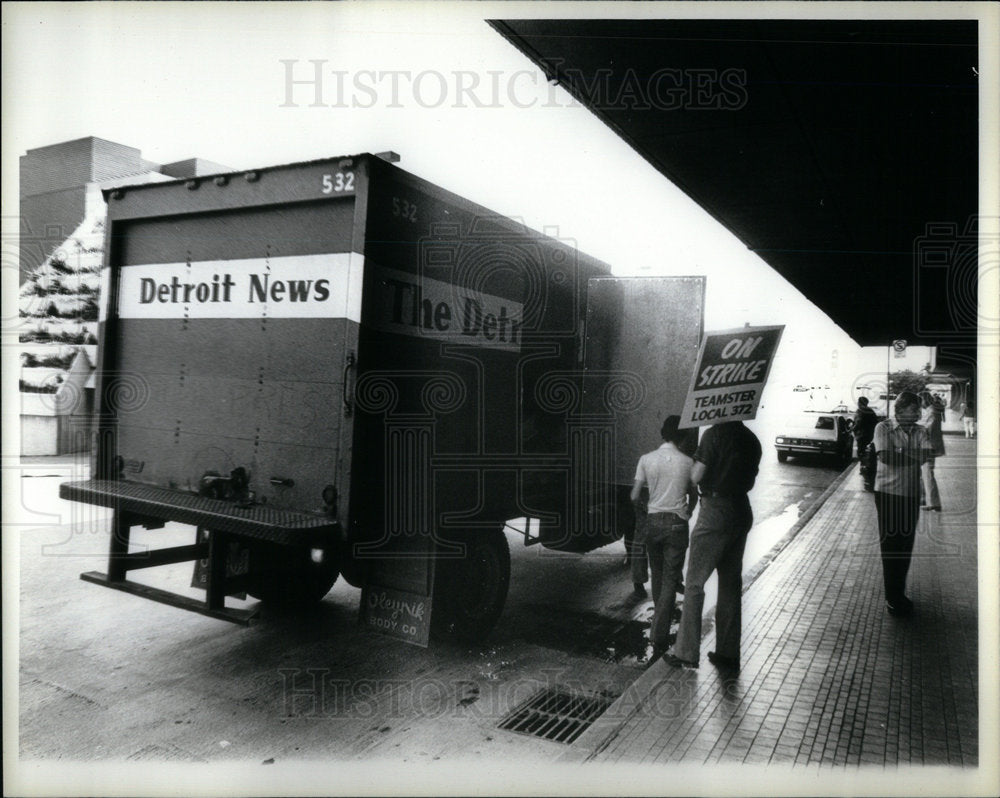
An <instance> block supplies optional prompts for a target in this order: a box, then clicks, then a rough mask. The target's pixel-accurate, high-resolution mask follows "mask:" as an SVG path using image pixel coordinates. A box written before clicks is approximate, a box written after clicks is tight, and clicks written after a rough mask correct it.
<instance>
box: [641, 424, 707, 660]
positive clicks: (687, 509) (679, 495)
mask: <svg viewBox="0 0 1000 798" xmlns="http://www.w3.org/2000/svg"><path fill="white" fill-rule="evenodd" d="M680 420H681V419H680V416H668V417H667V420H666V421H664V422H663V426H662V427H661V428H660V436H661V437H662V438H663V444H662V445H661V446H660V447H659V448H658V449H654V450H653V451H652V452H649V453H648V454H644V455H643V456H642V457H640V458H639V464H638V466H637V467H636V469H635V484H634V485H633V486H632V494H631V499H632V503H633V504H638V502H639V497H640V495H641V493H642V489H643V487H647V488H648V489H649V501H648V504H647V506H646V517H645V518H642V517H641V513H640V512H638V508H637V512H636V516H637V524H636V537H637V538H640V539H644V541H645V544H646V552H647V554H648V556H649V568H650V572H651V576H652V588H653V605H654V607H655V612H654V614H653V625H652V627H651V628H650V631H649V640H650V642H651V643H652V644H653V655H652V657H650V662H651V663H652V662H653V661H655V660H656V659H657V658H658V657H660V656H662V655H663V653H664V652H666V650H667V647H668V646H669V640H668V639H667V637H668V635H669V634H670V616H671V615H673V612H674V602H675V600H676V593H677V588H678V586H679V585H680V584H681V569H682V567H683V565H684V554H685V552H686V551H687V546H688V519H690V518H691V512H692V511H693V510H694V507H695V505H696V504H697V502H698V491H697V488H696V487H695V485H694V483H693V482H692V481H691V469H692V467H693V466H694V460H692V459H691V458H690V457H688V456H687V455H686V454H684V453H683V452H681V451H680V449H678V448H677V445H678V444H679V443H680V435H679V433H678V430H677V425H678V423H679V422H680Z"/></svg>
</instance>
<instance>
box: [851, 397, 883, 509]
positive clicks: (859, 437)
mask: <svg viewBox="0 0 1000 798" xmlns="http://www.w3.org/2000/svg"><path fill="white" fill-rule="evenodd" d="M876 424H878V416H877V415H875V411H874V410H872V409H871V408H870V407H869V406H868V399H867V398H865V397H864V396H862V397H861V398H860V399H858V412H857V413H855V414H854V429H853V432H854V439H855V440H856V441H857V443H858V460H859V461H860V462H861V469H860V471H861V480H862V482H863V483H864V486H865V490H867V491H871V490H874V484H875V464H874V463H873V462H872V458H871V453H870V452H869V451H868V445H869V444H870V443H871V442H872V439H873V438H874V437H875V425H876Z"/></svg>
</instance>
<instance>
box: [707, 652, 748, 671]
mask: <svg viewBox="0 0 1000 798" xmlns="http://www.w3.org/2000/svg"><path fill="white" fill-rule="evenodd" d="M708 661H709V662H711V663H712V664H713V665H714V666H715V667H716V668H719V669H720V670H727V671H736V672H737V673H739V670H740V661H739V660H738V659H737V658H736V657H724V656H723V655H722V654H716V653H715V652H714V651H709V652H708Z"/></svg>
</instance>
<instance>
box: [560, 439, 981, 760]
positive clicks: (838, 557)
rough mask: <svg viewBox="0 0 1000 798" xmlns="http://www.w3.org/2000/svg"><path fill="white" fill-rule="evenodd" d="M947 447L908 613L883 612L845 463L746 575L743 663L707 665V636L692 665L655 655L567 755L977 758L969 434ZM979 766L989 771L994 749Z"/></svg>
mask: <svg viewBox="0 0 1000 798" xmlns="http://www.w3.org/2000/svg"><path fill="white" fill-rule="evenodd" d="M946 442H947V448H948V454H947V455H946V456H945V457H943V458H940V459H939V460H938V461H937V469H936V473H937V479H938V482H939V485H940V490H941V495H942V503H943V505H944V510H943V511H942V512H941V513H923V514H922V516H921V519H920V524H919V528H918V532H917V541H916V546H915V550H914V557H913V563H912V566H911V570H910V575H909V581H908V593H909V595H910V597H911V598H912V599H913V601H914V603H915V605H916V610H915V613H914V615H913V616H912V617H910V618H894V617H890V616H889V615H888V613H887V612H886V609H885V604H884V601H883V593H882V576H881V569H880V563H879V556H878V551H879V549H878V540H877V531H876V530H877V527H876V517H875V506H874V502H873V497H872V495H871V494H870V493H866V492H864V491H863V489H862V486H861V480H860V475H859V474H858V473H857V470H858V469H857V464H855V465H854V466H853V467H852V468H849V469H848V470H847V471H845V473H844V475H843V476H842V477H841V478H840V479H839V480H838V481H837V482H835V483H834V484H833V485H831V487H830V489H829V490H828V495H827V496H826V499H825V501H823V502H822V504H821V506H820V507H819V509H818V511H816V512H815V514H813V515H812V516H811V517H807V518H804V519H802V520H801V521H800V523H799V524H798V525H797V527H796V528H795V529H793V530H792V532H791V533H790V535H789V536H788V538H786V541H785V544H786V545H784V548H783V549H782V550H781V551H780V553H778V554H777V556H775V557H774V558H773V559H771V561H770V563H769V565H768V567H766V568H764V569H762V570H759V571H757V572H756V573H754V574H750V575H749V576H748V578H746V579H745V582H744V595H743V643H742V645H743V654H742V670H741V671H740V672H739V674H738V675H735V676H734V675H731V674H728V675H727V674H726V673H724V672H721V671H719V670H717V669H716V668H715V667H713V666H712V665H711V664H710V663H709V662H708V658H707V654H708V652H709V651H712V650H714V648H715V639H714V634H712V633H711V632H709V633H708V634H707V635H706V636H705V637H704V639H703V641H702V656H701V667H700V668H699V669H698V670H689V669H676V668H673V667H671V666H669V665H667V664H666V663H665V662H663V661H662V660H661V661H659V662H657V663H655V664H654V665H653V666H652V667H651V668H649V669H648V670H647V671H646V672H645V673H644V674H643V675H642V676H641V677H640V678H639V679H638V680H637V681H636V682H635V683H634V684H633V685H632V687H631V689H630V690H628V691H627V692H626V693H625V694H624V695H622V697H621V698H619V699H618V701H617V702H616V703H615V704H613V705H612V706H611V707H610V708H609V709H608V711H607V712H605V713H604V715H603V716H602V717H601V718H600V719H599V720H598V721H597V722H596V723H595V724H594V725H592V726H591V727H590V728H589V729H588V730H587V731H586V732H585V733H584V734H583V735H582V736H581V737H580V738H578V739H577V741H576V742H575V743H574V745H573V746H572V747H571V749H569V751H568V752H567V753H566V754H565V755H564V756H563V757H562V761H564V762H602V763H611V762H618V763H644V764H652V763H685V764H698V765H706V764H707V765H711V764H730V763H739V764H757V765H785V766H791V767H793V768H794V767H802V768H810V767H816V768H821V767H833V768H858V767H859V766H860V767H869V766H871V767H878V768H892V767H895V766H901V765H907V764H921V765H946V766H960V767H961V768H966V769H971V768H976V766H977V765H979V764H980V753H979V752H980V740H979V708H978V697H979V684H978V678H979V656H980V649H979V644H978V632H979V612H978V607H977V579H976V575H977V518H976V510H977V501H976V490H977V488H976V474H977V472H976V459H975V456H976V441H975V440H967V439H965V438H964V437H958V436H952V435H949V436H947V438H946ZM995 476H996V475H995V473H994V474H993V477H994V481H995ZM986 529H987V530H988V531H991V532H992V533H993V534H994V535H995V533H996V524H995V523H994V524H992V525H988V526H987V527H986ZM995 604H996V596H993V595H990V596H989V597H988V602H987V603H986V607H988V608H989V609H990V612H989V615H990V617H993V615H994V610H993V608H994V606H995ZM987 653H988V655H989V657H988V659H987V660H986V663H985V664H986V665H987V666H988V668H987V669H985V670H986V672H988V673H991V674H993V675H994V676H995V673H996V669H995V666H996V662H995V657H994V656H993V652H992V651H990V652H987ZM985 733H986V734H988V737H989V741H990V742H991V743H993V744H995V742H996V736H995V732H994V731H993V730H992V729H990V728H988V727H987V731H986V732H985ZM991 750H994V749H991ZM982 764H984V765H988V767H989V768H991V769H993V768H995V761H994V759H993V757H992V755H990V756H988V757H985V758H984V760H983V762H982Z"/></svg>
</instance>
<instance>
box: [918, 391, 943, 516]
mask: <svg viewBox="0 0 1000 798" xmlns="http://www.w3.org/2000/svg"><path fill="white" fill-rule="evenodd" d="M920 407H921V411H920V413H921V415H920V426H922V427H923V428H924V429H925V430H927V437H928V438H930V440H931V447H932V448H933V449H934V456H933V457H931V459H930V460H929V461H928V463H927V467H926V468H924V470H923V488H924V503H923V506H922V507H921V508H920V509H922V510H939V511H940V509H941V496H940V494H939V493H938V485H937V479H935V477H934V459H935V458H937V457H944V435H943V434H942V433H941V423H942V422H943V421H944V405H943V404H941V401H940V400H939V399H938V398H937V397H936V396H934V394H932V393H931V392H930V391H922V392H921V393H920Z"/></svg>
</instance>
